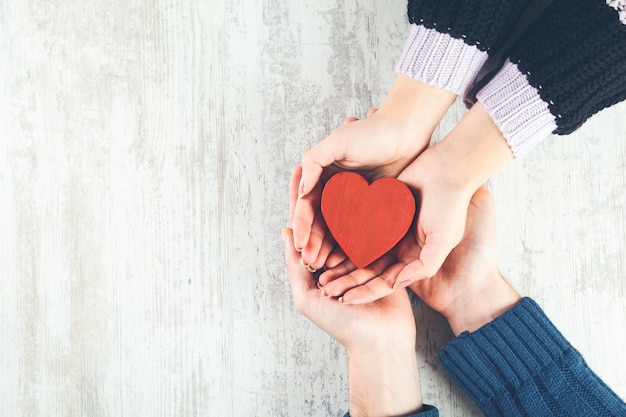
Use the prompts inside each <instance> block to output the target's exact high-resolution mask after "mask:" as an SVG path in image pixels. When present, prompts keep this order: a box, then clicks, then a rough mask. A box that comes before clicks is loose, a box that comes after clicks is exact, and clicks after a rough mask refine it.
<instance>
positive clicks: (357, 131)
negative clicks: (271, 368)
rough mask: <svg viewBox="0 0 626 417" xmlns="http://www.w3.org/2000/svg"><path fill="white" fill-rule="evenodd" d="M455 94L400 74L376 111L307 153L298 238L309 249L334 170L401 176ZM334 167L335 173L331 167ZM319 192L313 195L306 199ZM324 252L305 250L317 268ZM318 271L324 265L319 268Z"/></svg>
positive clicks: (371, 177)
mask: <svg viewBox="0 0 626 417" xmlns="http://www.w3.org/2000/svg"><path fill="white" fill-rule="evenodd" d="M455 97H456V96H455V95H454V94H452V93H449V92H446V91H444V90H441V89H438V88H436V87H432V86H429V85H426V84H423V83H420V82H419V81H416V80H413V79H411V78H408V77H405V76H402V75H401V76H398V78H397V80H396V83H395V84H394V86H393V88H392V90H391V92H390V93H389V95H388V97H387V98H386V100H385V102H384V103H383V105H382V106H381V107H380V109H379V110H378V111H376V112H372V111H370V113H368V117H367V118H365V119H362V120H358V119H356V118H350V119H348V120H347V121H346V123H345V124H344V125H343V126H341V127H340V128H339V129H337V130H336V131H335V132H333V133H332V134H330V135H329V136H328V137H327V138H325V139H324V140H323V141H321V142H320V143H318V144H317V145H315V146H314V147H313V148H311V149H309V150H307V151H306V152H304V154H303V155H302V178H301V180H300V183H299V187H298V194H299V197H300V198H299V199H298V202H297V204H296V207H295V213H294V214H295V215H294V217H293V228H294V242H295V246H296V248H297V249H298V250H302V249H304V248H305V247H306V246H307V244H308V243H309V238H310V237H311V233H312V229H313V222H314V219H315V216H316V213H317V211H318V208H319V197H318V195H317V194H318V193H320V192H321V186H322V185H323V184H322V183H323V182H324V179H325V178H324V177H326V178H328V177H330V174H331V173H332V170H333V169H335V170H356V171H358V172H359V173H361V174H362V175H364V176H365V177H366V178H368V179H369V180H370V181H373V180H375V179H377V178H381V177H396V176H397V175H398V174H400V172H401V171H402V170H403V169H404V168H405V167H406V166H407V165H408V164H409V163H410V162H411V161H413V160H414V159H415V158H416V157H417V155H419V154H420V153H421V152H422V151H423V150H424V149H425V148H426V147H427V146H428V143H429V141H430V137H431V135H432V132H433V131H434V129H435V128H436V126H437V125H438V124H439V122H440V121H441V118H442V117H443V115H444V114H445V112H446V111H447V109H448V108H449V107H450V105H451V104H452V103H453V102H454V99H455ZM329 170H330V171H329ZM309 194H313V195H312V196H311V197H310V198H305V197H307V196H309ZM317 255H318V254H317V253H314V251H305V252H303V261H304V263H305V264H308V265H311V266H313V267H314V268H315V267H316V266H317V267H321V265H316V264H315V262H316V261H318V263H319V259H318V256H317ZM316 269H318V268H316Z"/></svg>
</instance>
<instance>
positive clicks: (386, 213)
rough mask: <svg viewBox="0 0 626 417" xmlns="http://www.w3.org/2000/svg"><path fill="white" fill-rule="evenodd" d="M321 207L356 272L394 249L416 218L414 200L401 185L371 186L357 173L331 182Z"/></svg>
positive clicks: (387, 181) (390, 181)
mask: <svg viewBox="0 0 626 417" xmlns="http://www.w3.org/2000/svg"><path fill="white" fill-rule="evenodd" d="M321 207H322V216H323V217H324V220H325V221H326V225H327V226H328V230H329V231H330V233H331V234H332V235H333V237H334V238H335V240H336V241H337V244H338V245H339V246H340V247H341V249H343V251H344V252H345V253H346V255H347V256H348V258H350V260H351V261H352V263H353V264H354V265H355V266H356V267H357V268H364V267H366V266H367V265H369V264H371V263H372V262H374V261H375V260H376V259H378V258H380V257H381V256H383V255H384V254H385V253H387V252H388V251H389V250H390V249H392V248H393V247H394V246H395V245H396V244H397V243H398V242H399V241H400V239H402V237H403V236H404V235H405V234H406V232H407V231H408V230H409V227H410V226H411V223H412V222H413V216H414V215H415V199H414V198H413V194H412V193H411V190H410V189H409V187H407V185H406V184H404V183H403V182H402V181H399V180H397V179H395V178H381V179H379V180H376V181H374V182H373V183H372V184H369V183H368V181H367V180H366V179H365V178H364V177H362V176H361V175H359V174H356V173H354V172H340V173H338V174H335V175H334V176H333V177H332V178H331V179H330V180H328V182H327V183H326V185H325V186H324V191H323V192H322V203H321Z"/></svg>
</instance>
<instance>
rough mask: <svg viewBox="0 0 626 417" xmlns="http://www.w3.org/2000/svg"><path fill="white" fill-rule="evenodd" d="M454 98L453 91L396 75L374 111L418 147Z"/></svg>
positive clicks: (424, 144)
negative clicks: (380, 103) (383, 98)
mask: <svg viewBox="0 0 626 417" xmlns="http://www.w3.org/2000/svg"><path fill="white" fill-rule="evenodd" d="M455 99H456V95H455V94H454V93H451V92H449V91H446V90H443V89H441V88H437V87H434V86H432V85H428V84H425V83H423V82H421V81H418V80H415V79H413V78H410V77H407V76H405V75H398V76H397V77H396V80H395V82H394V84H393V86H392V88H391V90H390V91H389V94H387V97H386V98H385V101H384V102H383V103H382V105H381V106H380V108H379V109H378V112H377V113H376V114H377V115H378V116H380V117H384V118H385V119H387V120H389V121H390V122H391V123H393V124H394V125H396V126H398V128H399V129H400V131H403V132H405V135H404V140H405V142H407V145H413V147H414V148H415V147H419V148H420V150H421V149H424V148H426V147H427V146H428V144H429V142H430V137H431V136H432V134H433V132H434V130H435V128H436V127H437V125H438V124H439V122H440V121H441V119H442V118H443V116H444V115H445V113H446V111H447V110H448V109H449V108H450V106H451V105H452V103H454V100H455Z"/></svg>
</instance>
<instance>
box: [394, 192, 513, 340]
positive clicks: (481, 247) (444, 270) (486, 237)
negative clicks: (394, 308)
mask: <svg viewBox="0 0 626 417" xmlns="http://www.w3.org/2000/svg"><path fill="white" fill-rule="evenodd" d="M406 244H407V246H405V247H401V248H399V251H400V252H403V251H405V252H406V253H410V252H411V248H410V246H411V243H410V242H406ZM496 253H497V235H496V216H495V204H494V200H493V197H492V196H491V194H490V193H489V191H488V190H487V189H486V188H485V187H484V186H483V187H480V188H479V189H478V190H477V191H476V193H475V194H474V196H473V197H472V199H471V201H470V204H469V208H468V211H467V221H466V224H465V231H464V234H463V239H462V240H461V243H460V244H459V245H458V246H456V247H455V248H454V249H453V250H452V252H450V255H449V256H448V257H447V258H446V260H445V262H444V263H443V266H442V267H441V268H440V269H439V271H438V272H437V273H436V274H435V276H433V277H431V278H427V279H423V280H419V281H416V282H415V283H413V284H412V285H411V289H412V290H413V291H414V292H415V294H417V296H418V297H420V298H421V299H422V300H423V301H424V302H425V303H426V304H428V305H429V306H430V307H431V308H432V309H433V310H435V311H438V312H440V313H442V314H443V315H444V316H445V317H446V318H447V319H448V322H449V323H450V326H451V328H452V330H453V332H454V333H455V335H458V334H460V333H461V332H463V331H474V330H476V329H478V328H480V327H481V326H483V325H484V324H486V323H488V322H490V321H491V320H493V319H494V318H495V317H497V316H499V315H500V314H502V313H503V312H504V311H506V310H508V309H509V308H511V307H512V306H513V305H515V304H516V303H517V302H518V301H519V300H520V296H519V294H518V293H517V292H516V291H515V290H514V289H513V287H511V286H510V285H509V284H508V283H507V282H506V281H505V280H504V278H503V277H502V275H500V273H499V271H498V267H497V259H496Z"/></svg>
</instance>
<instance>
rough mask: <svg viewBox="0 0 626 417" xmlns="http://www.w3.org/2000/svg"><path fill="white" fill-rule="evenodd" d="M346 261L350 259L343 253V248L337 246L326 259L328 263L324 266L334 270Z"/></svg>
mask: <svg viewBox="0 0 626 417" xmlns="http://www.w3.org/2000/svg"><path fill="white" fill-rule="evenodd" d="M346 259H348V256H347V255H346V253H345V252H344V251H343V249H341V247H339V246H335V247H334V248H333V251H332V252H331V253H330V255H328V257H327V258H326V262H325V263H324V266H325V267H326V268H327V269H332V268H334V267H336V266H337V265H339V264H340V263H342V262H344V261H345V260H346Z"/></svg>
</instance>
